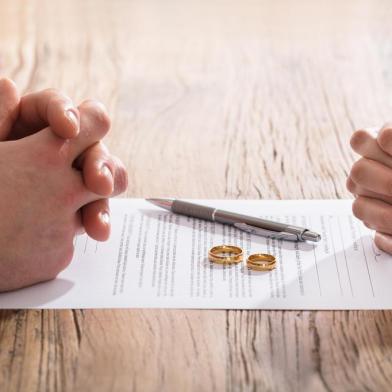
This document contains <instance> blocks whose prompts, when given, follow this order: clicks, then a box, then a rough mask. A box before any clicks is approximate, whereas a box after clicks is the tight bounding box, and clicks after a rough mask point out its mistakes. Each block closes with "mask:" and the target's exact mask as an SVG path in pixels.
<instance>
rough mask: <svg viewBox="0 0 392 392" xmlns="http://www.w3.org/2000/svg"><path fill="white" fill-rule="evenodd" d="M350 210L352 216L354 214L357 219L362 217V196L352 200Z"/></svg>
mask: <svg viewBox="0 0 392 392" xmlns="http://www.w3.org/2000/svg"><path fill="white" fill-rule="evenodd" d="M352 211H353V214H354V216H356V217H357V218H358V219H362V217H363V211H364V200H363V198H362V197H358V198H357V199H355V200H354V202H353V206H352Z"/></svg>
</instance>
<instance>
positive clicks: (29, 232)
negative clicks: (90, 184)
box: [0, 102, 108, 291]
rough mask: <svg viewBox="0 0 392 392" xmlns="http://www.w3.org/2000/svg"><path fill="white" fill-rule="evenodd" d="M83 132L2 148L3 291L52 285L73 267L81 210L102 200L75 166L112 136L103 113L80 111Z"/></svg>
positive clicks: (48, 133)
mask: <svg viewBox="0 0 392 392" xmlns="http://www.w3.org/2000/svg"><path fill="white" fill-rule="evenodd" d="M79 110H80V113H81V127H80V129H81V131H80V132H79V134H78V136H76V137H74V138H73V139H68V140H64V139H63V138H59V137H58V136H56V135H55V134H54V133H53V131H52V130H51V129H50V128H45V129H44V130H42V131H40V132H37V133H35V134H33V135H30V136H27V137H25V138H23V139H19V140H16V141H5V142H2V143H0V178H1V181H2V186H1V187H0V201H1V202H0V216H1V217H2V218H1V220H0V232H1V236H0V291H8V290H14V289H18V288H21V287H24V286H28V285H32V284H35V283H38V282H41V281H45V280H49V279H53V278H55V277H56V276H57V274H58V273H59V272H60V271H61V270H63V269H64V268H65V267H66V266H67V265H68V264H69V262H70V261H71V259H72V256H73V251H74V247H73V241H74V236H75V234H76V233H77V231H78V230H79V229H80V225H81V221H80V219H81V217H80V213H79V210H80V208H81V207H82V206H84V205H86V204H87V203H91V202H93V201H95V200H98V199H99V198H100V196H98V195H96V194H95V193H93V192H91V191H89V190H88V188H87V187H86V186H85V184H84V182H83V178H82V176H81V173H80V172H79V171H78V170H75V168H74V167H73V162H74V161H75V159H76V158H77V157H78V156H80V155H81V154H82V153H83V151H85V150H86V148H88V146H91V145H93V144H95V143H96V142H98V141H99V140H100V139H101V138H102V137H104V135H105V134H106V132H107V130H108V124H107V123H106V122H105V121H104V120H105V118H106V117H105V116H104V115H103V112H102V111H101V110H100V109H99V107H97V106H96V105H94V104H91V103H89V102H86V103H84V104H82V105H81V106H80V107H79Z"/></svg>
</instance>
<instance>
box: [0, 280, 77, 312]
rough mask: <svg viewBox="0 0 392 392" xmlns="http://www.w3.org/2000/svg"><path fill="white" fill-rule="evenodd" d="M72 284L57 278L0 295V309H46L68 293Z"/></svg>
mask: <svg viewBox="0 0 392 392" xmlns="http://www.w3.org/2000/svg"><path fill="white" fill-rule="evenodd" d="M73 286H74V283H73V282H72V281H70V280H66V279H62V278H57V279H54V280H51V281H48V282H42V283H37V284H35V285H33V286H29V287H26V288H23V289H19V290H15V291H9V292H6V293H2V294H1V295H0V309H21V308H23V309H24V308H36V307H46V306H47V305H49V307H50V303H51V302H53V301H55V300H56V299H58V298H60V297H62V296H63V295H65V294H66V293H67V292H69V291H70V290H71V289H72V287H73Z"/></svg>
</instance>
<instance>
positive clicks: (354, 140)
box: [350, 129, 368, 151]
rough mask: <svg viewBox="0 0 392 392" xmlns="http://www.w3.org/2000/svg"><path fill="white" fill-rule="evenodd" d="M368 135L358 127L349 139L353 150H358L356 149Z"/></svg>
mask: <svg viewBox="0 0 392 392" xmlns="http://www.w3.org/2000/svg"><path fill="white" fill-rule="evenodd" d="M367 137H368V135H367V132H366V131H364V130H362V129H360V130H358V131H355V132H354V133H353V135H352V136H351V139H350V144H351V147H352V149H353V150H354V151H358V149H359V148H360V147H361V146H362V145H363V144H364V143H365V141H366V139H367Z"/></svg>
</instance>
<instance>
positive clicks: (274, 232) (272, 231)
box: [146, 199, 321, 242]
mask: <svg viewBox="0 0 392 392" xmlns="http://www.w3.org/2000/svg"><path fill="white" fill-rule="evenodd" d="M146 201H148V202H150V203H152V204H154V205H156V206H158V207H161V208H164V209H166V210H168V211H171V212H174V213H175V214H180V215H186V216H190V217H193V218H199V219H204V220H208V221H212V222H219V223H223V224H227V225H232V226H234V227H236V228H238V229H240V230H243V231H246V232H248V233H251V234H256V235H261V236H263V237H268V238H278V239H283V240H290V241H313V242H317V241H320V240H321V235H320V234H318V233H315V232H314V231H311V230H308V229H306V228H304V227H299V226H293V225H289V224H286V223H280V222H273V221H269V220H266V219H261V218H256V217H252V216H247V215H242V214H236V213H235V212H229V211H223V210H219V209H218V208H213V207H207V206H202V205H199V204H194V203H190V202H187V201H182V200H173V199H146Z"/></svg>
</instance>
